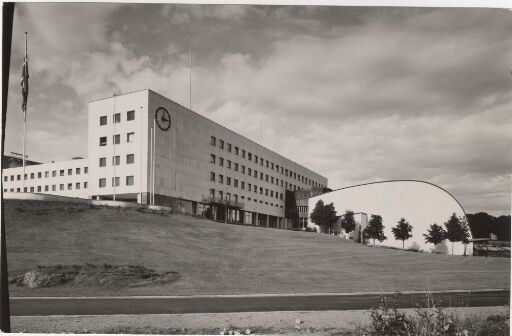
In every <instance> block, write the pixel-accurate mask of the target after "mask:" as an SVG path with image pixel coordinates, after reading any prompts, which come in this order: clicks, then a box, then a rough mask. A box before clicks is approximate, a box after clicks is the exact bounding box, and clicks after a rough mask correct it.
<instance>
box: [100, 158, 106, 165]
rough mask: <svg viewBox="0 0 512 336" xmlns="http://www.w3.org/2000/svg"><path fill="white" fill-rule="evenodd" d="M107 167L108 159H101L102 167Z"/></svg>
mask: <svg viewBox="0 0 512 336" xmlns="http://www.w3.org/2000/svg"><path fill="white" fill-rule="evenodd" d="M106 166H107V158H104V157H102V158H100V167H106Z"/></svg>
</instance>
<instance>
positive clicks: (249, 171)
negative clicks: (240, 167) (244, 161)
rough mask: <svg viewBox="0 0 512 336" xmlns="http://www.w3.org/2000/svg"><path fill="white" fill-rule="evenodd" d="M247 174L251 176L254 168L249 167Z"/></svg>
mask: <svg viewBox="0 0 512 336" xmlns="http://www.w3.org/2000/svg"><path fill="white" fill-rule="evenodd" d="M247 175H249V176H251V175H252V169H251V168H249V167H247Z"/></svg>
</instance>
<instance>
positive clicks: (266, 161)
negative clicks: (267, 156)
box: [265, 160, 268, 168]
mask: <svg viewBox="0 0 512 336" xmlns="http://www.w3.org/2000/svg"><path fill="white" fill-rule="evenodd" d="M265 165H266V166H267V168H268V160H265Z"/></svg>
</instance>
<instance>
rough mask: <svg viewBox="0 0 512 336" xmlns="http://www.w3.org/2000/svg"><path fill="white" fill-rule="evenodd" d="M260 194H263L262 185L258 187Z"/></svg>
mask: <svg viewBox="0 0 512 336" xmlns="http://www.w3.org/2000/svg"><path fill="white" fill-rule="evenodd" d="M260 194H262V195H263V188H262V187H260Z"/></svg>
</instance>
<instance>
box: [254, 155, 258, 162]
mask: <svg viewBox="0 0 512 336" xmlns="http://www.w3.org/2000/svg"><path fill="white" fill-rule="evenodd" d="M254 163H258V155H254Z"/></svg>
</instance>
